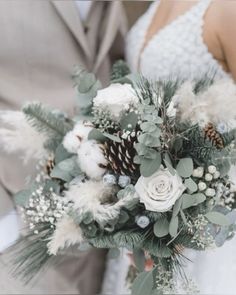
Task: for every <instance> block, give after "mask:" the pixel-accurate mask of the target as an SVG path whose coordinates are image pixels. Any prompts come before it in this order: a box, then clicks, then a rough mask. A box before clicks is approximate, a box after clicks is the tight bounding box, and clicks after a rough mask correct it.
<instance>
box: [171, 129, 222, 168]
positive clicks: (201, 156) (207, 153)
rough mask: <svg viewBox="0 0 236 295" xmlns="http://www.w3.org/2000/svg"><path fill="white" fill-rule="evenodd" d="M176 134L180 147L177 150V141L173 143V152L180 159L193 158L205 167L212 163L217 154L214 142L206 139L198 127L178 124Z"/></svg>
mask: <svg viewBox="0 0 236 295" xmlns="http://www.w3.org/2000/svg"><path fill="white" fill-rule="evenodd" d="M176 132H177V134H179V136H180V137H179V139H178V138H177V139H178V140H179V144H180V145H179V146H177V147H178V149H177V150H176V141H173V143H172V151H173V153H175V154H176V155H177V157H178V158H183V157H191V158H192V159H193V160H194V162H195V163H197V164H199V165H202V164H203V165H205V164H207V163H210V162H211V159H212V157H213V156H214V154H215V153H216V152H217V148H216V147H215V146H213V145H212V142H211V141H209V140H208V139H206V138H205V135H204V133H203V131H202V129H201V128H200V126H198V125H194V126H190V125H189V126H188V125H187V124H181V125H178V124H176Z"/></svg>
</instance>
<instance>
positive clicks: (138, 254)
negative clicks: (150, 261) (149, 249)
mask: <svg viewBox="0 0 236 295" xmlns="http://www.w3.org/2000/svg"><path fill="white" fill-rule="evenodd" d="M133 256H134V263H135V265H136V267H137V269H138V270H139V271H140V272H141V271H144V268H145V254H144V251H143V250H142V249H140V248H135V249H134V250H133Z"/></svg>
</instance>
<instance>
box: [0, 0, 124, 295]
mask: <svg viewBox="0 0 236 295" xmlns="http://www.w3.org/2000/svg"><path fill="white" fill-rule="evenodd" d="M126 31H127V21H126V16H125V12H124V10H123V6H122V3H121V2H119V1H113V2H103V1H94V3H93V4H92V7H91V9H90V12H89V15H88V17H87V20H86V21H85V22H82V21H81V18H80V14H79V10H78V7H77V6H76V3H75V2H74V1H71V0H66V1H62V0H58V1H46V0H41V1H35V0H11V1H9V0H1V1H0V38H1V42H0V110H4V109H19V108H20V107H21V106H22V104H23V103H24V102H26V101H35V100H36V101H42V102H43V103H46V104H49V105H51V106H53V107H56V108H60V109H62V110H65V111H69V112H70V113H71V112H72V110H73V106H74V105H75V97H76V92H75V90H74V89H73V81H72V79H71V75H72V73H73V67H74V66H76V65H82V66H83V67H84V68H86V69H88V70H89V71H92V72H94V73H95V74H96V75H97V77H98V78H99V79H100V80H101V81H102V82H103V83H104V84H105V83H107V82H108V80H109V71H110V65H111V62H112V60H114V59H115V58H119V57H121V56H122V51H123V46H124V44H123V42H124V36H125V33H126ZM29 166H30V165H29ZM32 168H33V167H27V169H26V168H25V169H23V168H22V165H21V163H20V161H18V160H17V157H12V156H9V155H7V154H6V153H3V152H2V151H1V152H0V218H1V217H3V216H4V215H6V214H7V213H8V212H9V211H10V210H12V208H13V206H14V204H13V202H12V199H11V196H12V195H13V194H14V193H15V192H16V191H17V190H18V189H20V188H23V185H24V179H25V176H26V175H27V173H29V172H30V171H31V169H32ZM104 258H105V251H104V250H96V251H95V250H93V251H91V252H90V253H89V254H83V255H82V257H81V259H78V258H76V259H75V258H73V259H69V260H68V261H70V263H69V262H68V261H67V263H66V264H67V266H66V267H65V264H63V265H62V266H63V267H61V269H62V271H63V272H64V274H63V276H62V275H61V272H60V271H58V273H57V274H56V273H54V277H57V279H58V282H57V283H56V284H55V282H56V281H55V279H52V283H51V286H49V283H48V282H47V283H46V277H47V276H45V284H43V281H42V279H41V288H43V289H44V286H45V288H46V290H45V289H44V291H43V292H45V293H47V292H49V290H50V292H53V293H58V292H61V291H62V290H61V289H60V288H61V287H60V286H61V281H60V280H63V285H64V286H63V289H64V291H65V292H71V290H73V288H72V284H77V285H78V287H79V290H80V292H81V294H86V295H93V294H95V293H98V292H99V288H100V285H101V281H102V275H103V272H104V267H105V259H104ZM72 260H73V261H74V262H73V263H72V262H71V261H72ZM59 269H60V268H59ZM65 269H66V271H65ZM0 271H1V270H0ZM2 271H4V272H5V271H6V270H3V269H2ZM62 277H63V278H62ZM0 278H1V276H0ZM65 278H68V281H66V279H65ZM47 281H48V280H47ZM53 281H54V286H52V284H53ZM2 283H4V282H0V285H2ZM66 283H68V287H66V286H65V284H66ZM9 288H10V289H9V292H10V291H11V286H9ZM43 289H42V290H43ZM3 292H4V291H3ZM5 292H7V290H5ZM15 292H19V293H21V292H20V291H19V290H15ZM0 293H1V290H0Z"/></svg>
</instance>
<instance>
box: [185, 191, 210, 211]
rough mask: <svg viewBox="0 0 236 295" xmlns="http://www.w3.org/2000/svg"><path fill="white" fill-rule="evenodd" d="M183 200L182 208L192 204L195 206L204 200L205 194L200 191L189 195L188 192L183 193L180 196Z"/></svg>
mask: <svg viewBox="0 0 236 295" xmlns="http://www.w3.org/2000/svg"><path fill="white" fill-rule="evenodd" d="M182 198H183V202H182V209H187V208H190V207H193V206H197V205H198V204H201V203H202V202H204V201H205V200H206V196H205V195H204V194H201V193H197V194H193V195H189V194H183V196H182Z"/></svg>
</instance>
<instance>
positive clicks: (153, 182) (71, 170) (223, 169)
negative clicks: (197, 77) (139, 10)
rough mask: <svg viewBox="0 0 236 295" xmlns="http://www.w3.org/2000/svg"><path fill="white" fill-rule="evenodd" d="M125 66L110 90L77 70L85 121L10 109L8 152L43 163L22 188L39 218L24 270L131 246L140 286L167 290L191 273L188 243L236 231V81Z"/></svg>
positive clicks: (26, 213)
mask: <svg viewBox="0 0 236 295" xmlns="http://www.w3.org/2000/svg"><path fill="white" fill-rule="evenodd" d="M115 69H116V70H115V71H114V73H113V83H112V84H111V85H110V86H109V87H107V88H104V89H102V87H101V84H100V82H99V81H97V80H96V79H95V77H94V75H92V74H89V73H87V72H85V71H83V70H80V69H78V71H77V72H76V74H75V76H74V78H75V82H76V88H77V90H78V105H79V108H78V109H79V111H77V112H76V116H75V117H74V118H70V117H68V116H67V115H66V114H64V113H63V112H60V111H57V110H50V109H48V108H46V107H45V106H43V105H41V104H39V103H31V104H28V105H26V106H24V107H23V109H22V112H13V111H11V112H8V111H6V112H2V113H1V120H2V121H3V123H4V126H8V127H4V128H1V129H0V137H1V144H2V146H3V147H4V148H5V150H6V151H8V152H14V151H16V152H20V151H21V152H22V153H23V155H24V159H25V160H26V161H27V160H30V159H32V158H35V159H37V160H38V164H37V166H36V168H37V175H36V176H35V178H33V177H32V179H31V181H30V182H29V184H28V188H27V189H25V190H23V191H21V192H19V193H17V194H16V196H15V199H16V202H17V204H18V205H19V206H20V207H21V210H22V214H23V217H24V219H25V221H26V222H27V224H28V225H29V230H28V232H27V233H26V234H25V235H24V236H23V237H22V239H21V240H20V241H19V242H18V244H17V247H18V249H19V255H18V256H17V258H16V265H17V267H16V272H17V273H19V274H21V275H22V274H23V275H24V276H25V278H26V279H29V278H31V277H32V276H33V275H34V273H35V272H36V271H38V270H39V269H40V268H41V267H43V266H44V265H45V264H46V263H48V262H50V260H52V259H53V258H55V257H56V256H57V255H59V254H60V253H62V252H63V251H65V252H66V251H69V250H70V249H72V248H73V249H75V248H76V249H77V250H82V249H84V248H87V247H98V248H110V249H111V250H110V251H111V253H113V254H117V253H118V249H119V248H123V247H125V248H127V249H128V250H130V251H131V252H132V253H133V260H134V263H135V265H136V267H137V269H138V272H139V274H138V276H137V278H136V279H135V280H134V282H133V286H132V291H133V294H135V295H138V294H153V293H152V292H154V291H156V292H157V293H158V294H159V293H160V294H162V293H163V292H167V290H173V288H174V287H175V286H174V285H175V282H174V274H175V273H179V274H182V260H183V259H184V255H183V249H184V248H192V249H196V250H205V249H207V248H211V247H220V246H222V245H223V244H224V242H225V241H226V240H228V239H230V238H232V237H233V235H234V232H235V229H236V226H235V223H236V213H235V211H234V208H235V207H236V203H235V197H236V193H235V191H236V190H235V186H234V183H233V180H232V179H231V178H230V169H232V167H233V164H234V163H235V162H236V150H235V145H234V142H235V137H236V130H235V129H234V127H235V126H236V125H235V121H234V120H235V117H236V114H235V109H236V86H235V85H234V84H233V82H230V81H218V82H214V81H213V80H210V79H206V77H204V79H202V80H201V81H195V82H193V81H191V82H189V81H178V80H176V81H171V80H168V81H157V82H151V81H148V80H147V79H145V78H143V77H141V76H140V77H137V76H136V77H132V76H131V75H128V76H125V77H123V76H124V74H127V73H128V71H127V69H126V68H125V67H124V66H119V65H117V66H116V68H115ZM224 100H225V101H227V104H226V103H224ZM147 259H149V260H150V259H151V261H152V267H151V270H150V271H145V270H144V269H145V261H146V260H147Z"/></svg>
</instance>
